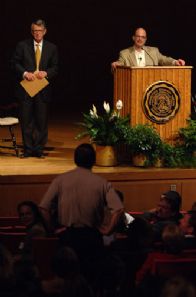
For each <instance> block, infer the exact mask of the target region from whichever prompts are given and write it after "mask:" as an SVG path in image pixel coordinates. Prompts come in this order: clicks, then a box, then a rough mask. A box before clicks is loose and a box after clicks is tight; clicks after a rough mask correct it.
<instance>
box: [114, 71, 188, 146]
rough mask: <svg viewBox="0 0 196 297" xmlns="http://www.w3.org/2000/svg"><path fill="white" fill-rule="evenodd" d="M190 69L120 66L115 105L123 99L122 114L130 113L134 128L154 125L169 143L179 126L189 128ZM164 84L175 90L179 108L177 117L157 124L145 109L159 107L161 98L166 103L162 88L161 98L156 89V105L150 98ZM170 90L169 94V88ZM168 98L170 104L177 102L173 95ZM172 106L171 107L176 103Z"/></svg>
mask: <svg viewBox="0 0 196 297" xmlns="http://www.w3.org/2000/svg"><path fill="white" fill-rule="evenodd" d="M191 69H192V66H164V67H159V66H154V67H125V66H120V67H117V69H116V70H115V71H114V105H115V104H116V102H117V100H119V99H120V100H122V102H123V109H122V115H127V114H130V118H131V119H130V120H131V123H130V124H131V125H132V126H134V125H136V124H145V123H151V124H153V126H155V127H156V129H157V131H158V132H159V133H160V136H161V138H162V139H164V140H167V141H170V140H172V138H173V137H174V136H175V134H176V132H177V131H178V129H179V128H180V127H185V126H186V124H187V123H186V119H187V118H189V117H190V113H191ZM161 82H163V83H164V84H165V85H166V86H167V83H168V84H169V85H170V86H172V88H173V87H174V90H176V93H177V94H178V98H177V102H176V104H178V106H177V110H176V111H175V114H173V116H171V118H169V120H167V121H164V120H163V121H160V122H157V121H156V120H154V118H153V120H152V118H151V117H149V115H148V114H146V110H148V107H147V109H146V106H145V104H146V102H147V104H148V103H149V102H150V105H151V106H153V105H156V104H157V102H159V101H160V100H159V97H161V101H163V102H164V100H167V98H166V99H165V98H164V97H165V95H164V88H162V89H163V91H162V94H161V96H160V94H159V89H157V90H154V94H153V96H154V97H155V102H153V100H154V99H152V98H150V96H151V94H150V92H151V89H153V88H154V86H156V85H159V84H160V83H161ZM168 90H169V92H170V89H168ZM166 91H167V89H166ZM169 96H170V97H171V102H173V101H175V99H176V98H173V95H172V94H169ZM175 96H176V95H175V94H174V97H175ZM146 99H147V100H146ZM169 100H170V99H169ZM159 104H160V102H159ZM169 104H171V105H172V104H173V103H169ZM172 108H173V106H172ZM155 109H156V106H155ZM163 111H164V109H163ZM163 119H164V117H163Z"/></svg>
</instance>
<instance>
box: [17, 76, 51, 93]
mask: <svg viewBox="0 0 196 297" xmlns="http://www.w3.org/2000/svg"><path fill="white" fill-rule="evenodd" d="M35 74H36V73H35ZM20 84H21V86H22V87H23V88H24V89H25V91H26V92H27V93H28V94H29V96H30V97H34V96H35V95H36V94H37V93H39V92H40V91H41V90H42V89H44V88H45V87H46V86H47V85H48V84H49V82H48V80H47V79H46V78H42V79H39V78H37V77H36V75H35V79H34V80H27V79H23V80H22V81H21V82H20Z"/></svg>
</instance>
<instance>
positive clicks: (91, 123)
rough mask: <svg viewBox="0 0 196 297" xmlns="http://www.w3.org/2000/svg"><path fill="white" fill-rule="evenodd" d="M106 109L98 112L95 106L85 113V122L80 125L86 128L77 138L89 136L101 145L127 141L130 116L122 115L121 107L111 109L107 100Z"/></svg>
mask: <svg viewBox="0 0 196 297" xmlns="http://www.w3.org/2000/svg"><path fill="white" fill-rule="evenodd" d="M105 104H106V106H105ZM104 109H105V111H104V113H103V114H102V115H98V114H97V110H96V107H95V106H93V109H92V110H90V112H89V113H83V122H82V123H79V125H80V126H81V127H83V129H84V130H83V131H82V132H81V133H79V134H78V135H77V136H76V139H81V138H83V137H85V136H89V137H90V140H91V141H92V142H94V143H96V144H99V145H116V144H119V143H123V142H125V139H126V138H127V135H128V134H129V130H130V117H129V116H128V115H127V116H125V117H122V116H120V112H119V109H118V110H117V111H116V110H110V106H109V104H108V103H105V102H104Z"/></svg>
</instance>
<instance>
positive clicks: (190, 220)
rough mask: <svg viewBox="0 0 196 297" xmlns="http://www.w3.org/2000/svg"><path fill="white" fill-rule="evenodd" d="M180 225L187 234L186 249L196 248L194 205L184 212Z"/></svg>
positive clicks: (185, 234) (195, 213) (195, 212)
mask: <svg viewBox="0 0 196 297" xmlns="http://www.w3.org/2000/svg"><path fill="white" fill-rule="evenodd" d="M179 226H180V229H181V230H182V232H183V233H184V236H185V249H189V248H191V249H196V210H194V208H193V207H192V209H191V210H189V211H188V212H187V213H185V214H184V216H183V218H182V219H181V220H180V224H179Z"/></svg>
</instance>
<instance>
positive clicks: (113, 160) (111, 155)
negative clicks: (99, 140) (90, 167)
mask: <svg viewBox="0 0 196 297" xmlns="http://www.w3.org/2000/svg"><path fill="white" fill-rule="evenodd" d="M96 165H98V166H116V165H117V152H116V148H115V147H113V146H102V145H96Z"/></svg>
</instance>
